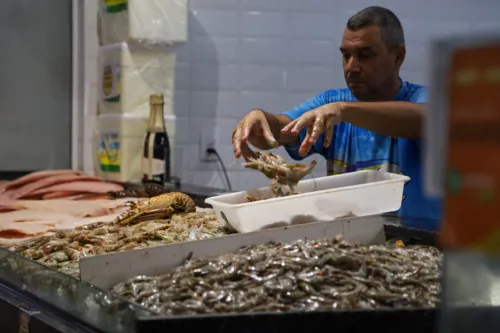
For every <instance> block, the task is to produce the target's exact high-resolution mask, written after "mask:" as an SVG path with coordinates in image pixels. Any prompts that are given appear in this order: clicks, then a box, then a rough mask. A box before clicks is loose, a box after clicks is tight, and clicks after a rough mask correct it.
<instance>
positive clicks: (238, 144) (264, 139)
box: [233, 110, 280, 160]
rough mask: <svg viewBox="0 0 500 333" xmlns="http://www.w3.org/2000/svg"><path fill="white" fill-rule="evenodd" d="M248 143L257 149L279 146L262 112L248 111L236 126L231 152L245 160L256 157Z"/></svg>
mask: <svg viewBox="0 0 500 333" xmlns="http://www.w3.org/2000/svg"><path fill="white" fill-rule="evenodd" d="M278 131H279V130H278ZM248 143H251V144H252V145H253V146H255V147H257V148H259V149H270V148H278V147H279V146H280V144H279V143H278V141H277V140H276V138H275V137H274V135H273V133H272V131H271V127H270V125H269V121H268V119H267V117H266V114H265V112H264V111H262V110H252V111H250V112H249V113H247V115H246V116H245V117H243V119H242V120H241V121H240V122H239V123H238V125H236V128H235V129H234V131H233V150H234V156H235V157H236V158H240V157H241V156H243V158H244V159H245V160H248V159H249V158H251V157H253V158H255V157H256V155H255V153H254V152H253V151H252V150H251V149H250V147H249V146H248Z"/></svg>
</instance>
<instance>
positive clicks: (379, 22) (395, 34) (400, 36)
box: [346, 6, 405, 47]
mask: <svg viewBox="0 0 500 333" xmlns="http://www.w3.org/2000/svg"><path fill="white" fill-rule="evenodd" d="M372 25H374V26H377V27H379V28H380V32H381V33H382V38H383V39H384V41H385V43H386V44H387V46H388V47H394V46H398V45H405V36H404V32H403V26H402V25H401V22H400V21H399V19H398V17H397V16H396V14H394V13H393V12H392V11H391V10H389V9H387V8H384V7H380V6H371V7H367V8H365V9H362V10H360V11H359V12H357V13H356V14H354V15H353V16H351V18H350V19H349V20H348V21H347V25H346V26H347V29H349V30H353V31H356V30H359V29H362V28H365V27H368V26H372Z"/></svg>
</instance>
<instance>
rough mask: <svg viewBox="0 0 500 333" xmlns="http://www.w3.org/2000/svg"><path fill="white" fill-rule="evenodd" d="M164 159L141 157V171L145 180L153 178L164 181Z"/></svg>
mask: <svg viewBox="0 0 500 333" xmlns="http://www.w3.org/2000/svg"><path fill="white" fill-rule="evenodd" d="M165 167H166V162H165V160H160V159H156V158H151V159H149V158H143V159H142V173H143V174H144V178H145V179H147V180H154V181H159V182H163V181H165Z"/></svg>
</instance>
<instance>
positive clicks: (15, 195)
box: [6, 174, 102, 200]
mask: <svg viewBox="0 0 500 333" xmlns="http://www.w3.org/2000/svg"><path fill="white" fill-rule="evenodd" d="M74 181H94V182H102V179H100V178H98V177H94V176H87V175H76V174H61V175H55V176H48V177H44V178H40V179H38V180H36V181H34V182H31V183H28V184H26V185H23V186H21V187H19V188H17V189H15V190H10V191H7V192H6V195H7V196H8V197H10V198H11V199H14V200H15V199H21V198H23V197H25V196H28V195H30V194H31V193H33V192H35V191H36V190H39V189H43V188H47V187H49V186H52V185H57V184H64V183H69V182H74Z"/></svg>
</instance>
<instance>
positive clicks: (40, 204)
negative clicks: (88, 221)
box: [0, 199, 112, 218]
mask: <svg viewBox="0 0 500 333" xmlns="http://www.w3.org/2000/svg"><path fill="white" fill-rule="evenodd" d="M9 208H11V209H16V210H18V211H22V210H29V211H32V210H36V211H44V212H52V213H60V214H67V215H71V216H74V217H92V216H103V215H107V214H110V213H111V212H112V208H108V207H106V206H105V205H103V204H102V203H101V204H100V203H98V202H96V201H74V200H57V199H56V200H18V201H17V202H16V203H15V204H14V205H11V206H10V207H9ZM0 218H1V215H0Z"/></svg>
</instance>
